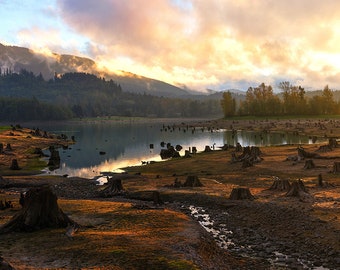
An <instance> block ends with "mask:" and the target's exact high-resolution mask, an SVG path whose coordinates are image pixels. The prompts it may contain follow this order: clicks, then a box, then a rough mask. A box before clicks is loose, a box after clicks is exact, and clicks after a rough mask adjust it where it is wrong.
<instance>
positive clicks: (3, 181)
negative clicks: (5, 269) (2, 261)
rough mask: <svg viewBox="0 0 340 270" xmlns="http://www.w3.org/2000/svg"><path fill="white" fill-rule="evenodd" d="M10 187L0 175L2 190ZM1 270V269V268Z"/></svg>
mask: <svg viewBox="0 0 340 270" xmlns="http://www.w3.org/2000/svg"><path fill="white" fill-rule="evenodd" d="M8 185H9V180H7V179H5V178H3V177H2V176H1V175H0V188H6V187H7V186H8ZM0 269H1V268H0Z"/></svg>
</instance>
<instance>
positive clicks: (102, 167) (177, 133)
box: [39, 121, 310, 179]
mask: <svg viewBox="0 0 340 270" xmlns="http://www.w3.org/2000/svg"><path fill="white" fill-rule="evenodd" d="M39 128H40V129H42V130H46V131H49V132H53V133H56V134H61V133H63V134H65V135H67V136H68V137H69V138H71V136H75V140H76V143H75V144H74V145H71V146H70V147H69V148H68V149H59V153H60V157H61V167H60V168H59V169H57V170H54V171H49V170H48V169H46V170H45V173H47V174H58V175H65V174H67V175H69V176H79V177H84V178H89V179H92V178H94V177H98V176H100V173H101V172H119V171H121V170H120V169H121V168H125V167H129V166H135V165H141V164H142V161H144V162H149V161H161V157H160V151H161V149H162V147H161V142H164V143H165V144H166V143H171V144H172V145H173V146H176V145H177V144H179V145H181V146H182V147H183V149H182V150H181V151H180V154H181V155H182V156H183V155H184V152H185V150H189V147H193V146H195V147H196V148H197V150H198V152H200V151H203V150H204V148H205V146H206V145H209V146H210V147H211V148H215V149H218V147H221V146H223V145H224V144H229V145H236V143H237V142H239V143H240V144H241V145H242V146H266V145H281V144H297V143H302V144H305V143H310V139H309V138H308V137H307V136H297V135H293V134H287V133H269V134H260V133H255V132H253V131H237V132H236V133H232V132H231V131H230V130H229V131H228V130H214V131H213V132H211V131H208V130H207V129H204V130H202V129H200V128H196V129H195V130H194V131H193V130H192V129H191V128H188V129H187V128H181V129H179V128H175V129H172V128H170V129H169V128H168V126H167V124H166V125H165V126H164V124H163V123H162V122H155V121H152V122H151V121H150V122H149V123H147V122H144V123H140V122H134V121H131V122H127V121H124V122H119V121H93V122H81V121H79V122H66V123H53V124H52V123H42V124H41V123H40V124H39ZM152 145H153V147H151V146H152ZM46 153H48V152H46Z"/></svg>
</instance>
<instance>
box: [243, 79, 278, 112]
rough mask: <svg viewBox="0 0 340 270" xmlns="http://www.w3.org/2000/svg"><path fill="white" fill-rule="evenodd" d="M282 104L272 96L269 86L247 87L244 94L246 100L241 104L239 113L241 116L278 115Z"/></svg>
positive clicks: (271, 89)
mask: <svg viewBox="0 0 340 270" xmlns="http://www.w3.org/2000/svg"><path fill="white" fill-rule="evenodd" d="M281 108H282V103H281V101H280V99H279V98H278V97H277V96H276V95H274V92H273V88H272V87H271V86H270V85H265V84H264V83H262V84H260V85H259V86H258V87H254V88H253V87H249V88H248V90H247V92H246V100H245V101H243V102H241V104H240V110H239V113H240V114H241V115H254V116H266V115H280V114H281Z"/></svg>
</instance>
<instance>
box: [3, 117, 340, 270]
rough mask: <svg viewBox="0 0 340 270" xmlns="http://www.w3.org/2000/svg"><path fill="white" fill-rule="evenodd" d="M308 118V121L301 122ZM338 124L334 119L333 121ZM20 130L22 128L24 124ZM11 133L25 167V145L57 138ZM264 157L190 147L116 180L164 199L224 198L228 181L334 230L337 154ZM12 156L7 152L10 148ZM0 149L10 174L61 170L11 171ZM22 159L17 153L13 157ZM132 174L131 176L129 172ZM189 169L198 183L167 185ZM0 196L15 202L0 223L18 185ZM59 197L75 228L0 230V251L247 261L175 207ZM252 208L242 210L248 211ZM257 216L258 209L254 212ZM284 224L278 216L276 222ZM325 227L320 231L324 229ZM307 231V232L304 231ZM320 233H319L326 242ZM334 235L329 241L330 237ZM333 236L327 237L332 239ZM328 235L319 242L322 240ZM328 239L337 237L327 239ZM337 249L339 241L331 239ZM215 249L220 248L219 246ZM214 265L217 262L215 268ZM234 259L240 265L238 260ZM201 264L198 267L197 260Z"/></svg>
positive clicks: (172, 263) (29, 264)
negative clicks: (307, 160)
mask: <svg viewBox="0 0 340 270" xmlns="http://www.w3.org/2000/svg"><path fill="white" fill-rule="evenodd" d="M211 124H214V125H215V126H217V125H221V126H220V127H222V124H224V125H225V126H228V125H230V124H233V125H234V126H235V127H236V128H238V129H241V124H240V122H237V123H229V122H224V123H222V124H221V122H211ZM261 124H262V125H263V126H261V125H260V124H259V123H255V124H249V123H244V122H243V127H245V126H248V125H252V126H253V129H255V127H257V128H259V129H261V128H264V127H266V126H269V125H270V123H268V122H264V123H261ZM330 125H332V126H330V127H328V129H327V132H330V129H331V128H332V135H333V136H337V135H340V129H339V128H337V127H336V124H335V123H331V124H330ZM297 126H302V127H303V128H304V132H305V133H306V134H308V132H310V133H309V134H311V135H313V134H315V133H316V132H317V133H318V134H319V135H321V132H323V133H324V132H325V131H324V130H319V129H318V128H317V127H315V126H314V125H313V124H311V123H310V122H309V121H307V120H306V121H305V122H303V123H301V122H300V123H295V124H293V127H292V129H293V128H294V129H295V128H298V127H297ZM307 126H310V129H309V130H308V129H307ZM339 126H340V125H339ZM284 127H285V123H284V122H283V121H282V122H279V123H277V124H276V126H275V129H277V130H279V129H281V130H284ZM25 132H27V131H25ZM25 132H23V133H18V134H17V133H16V135H15V136H8V134H7V131H6V132H5V134H4V135H2V137H1V141H2V142H3V143H6V142H11V144H12V147H13V148H14V149H15V152H14V156H15V157H16V158H18V159H19V165H21V166H23V167H24V168H27V172H28V171H29V169H30V167H31V166H30V165H28V164H29V162H31V161H30V160H32V158H34V156H32V155H31V154H30V151H31V150H27V148H25V146H27V145H30V149H32V147H42V148H44V147H48V145H49V144H51V143H52V142H53V143H60V142H58V141H50V140H46V141H44V139H42V138H39V139H35V138H33V139H32V138H26V136H27V133H25ZM304 147H305V149H306V150H307V151H309V152H313V151H315V150H317V149H318V147H319V145H306V146H304ZM261 151H262V153H263V154H262V157H263V161H262V162H261V163H257V164H255V166H252V167H249V168H245V169H244V168H242V164H241V163H233V164H232V163H231V162H230V160H231V152H230V150H229V151H213V152H210V153H202V154H197V155H194V156H193V157H191V158H179V159H173V160H170V161H166V162H159V163H154V164H149V165H146V166H140V167H133V168H128V169H127V170H128V173H129V175H131V177H130V178H126V179H125V178H124V179H123V181H122V182H123V186H124V188H125V189H126V190H127V191H128V192H131V193H132V192H137V191H143V190H158V191H159V192H160V194H161V198H162V199H163V200H164V201H171V202H173V201H180V202H182V201H190V202H193V203H197V204H208V203H210V200H211V204H216V202H220V203H221V204H222V205H223V203H225V202H226V201H227V199H228V197H229V195H230V192H231V190H232V189H233V188H234V187H248V188H250V190H251V192H252V194H253V195H254V196H255V198H256V202H258V203H260V204H264V205H265V204H266V203H274V204H276V205H279V206H282V207H287V208H292V209H294V208H296V209H299V210H301V211H303V212H304V213H305V214H306V215H309V216H312V217H315V218H318V219H320V220H322V221H324V222H327V224H329V225H330V226H332V228H334V230H340V203H339V200H340V188H339V186H340V177H339V175H338V174H333V173H331V171H332V166H333V162H335V161H338V162H340V158H336V159H315V160H314V163H315V165H316V166H317V167H316V168H314V169H310V170H305V169H304V168H303V167H304V161H300V162H292V161H286V158H287V156H290V155H296V154H297V146H293V145H290V146H277V147H262V148H261ZM320 154H321V155H323V156H329V157H330V156H338V157H340V148H335V149H334V150H333V151H331V152H327V153H320ZM11 157H13V156H11ZM11 157H7V156H1V160H0V168H1V170H2V171H1V172H2V173H3V172H4V174H3V175H5V174H12V176H8V177H7V178H8V179H10V180H11V181H13V182H15V181H16V182H20V181H21V182H26V181H30V182H32V183H33V182H34V183H39V182H50V183H51V184H53V185H57V184H58V183H60V182H63V181H64V180H65V179H63V178H46V177H31V176H24V177H23V176H17V175H13V171H9V170H8V169H7V167H8V166H9V164H10V163H9V162H10V160H11V159H10V158H11ZM20 160H21V161H20ZM135 174H138V177H137V176H136V177H133V175H135ZM319 174H322V176H323V179H324V181H327V182H330V183H333V184H334V186H335V187H333V188H320V187H317V179H318V175H319ZM188 175H197V176H198V177H199V179H200V181H201V182H202V183H203V185H204V186H203V187H198V188H180V189H175V188H169V186H170V185H172V184H173V183H174V180H175V179H176V178H177V180H180V181H181V182H185V180H186V177H187V176H188ZM273 176H277V177H280V178H282V179H290V180H296V179H302V180H303V181H304V183H305V185H306V186H307V188H308V190H309V192H310V194H311V195H312V196H313V198H314V200H312V201H310V202H304V203H301V202H299V200H298V199H296V198H288V197H285V196H284V192H273V191H269V190H268V188H269V187H270V186H271V184H272V182H273V179H272V177H273ZM0 192H2V193H0V200H1V199H4V198H6V199H11V200H13V201H14V202H15V204H14V205H15V208H14V209H7V210H5V211H0V224H3V223H5V222H6V221H7V220H9V219H10V217H11V216H12V215H13V214H15V213H16V211H18V209H19V205H18V203H17V201H18V197H19V193H18V190H15V189H13V190H12V191H9V190H6V191H0ZM58 202H59V205H60V207H61V208H62V209H63V211H64V212H66V213H67V214H68V215H69V216H70V217H71V218H72V219H74V220H75V221H77V222H78V223H79V224H81V225H82V227H81V229H80V231H79V232H78V233H77V234H76V235H75V236H74V237H73V238H72V239H69V238H68V237H67V236H66V235H65V229H51V230H42V231H39V232H35V233H31V234H24V233H13V234H8V235H1V236H0V237H1V238H0V255H1V256H3V257H4V258H6V259H7V260H8V261H9V262H11V263H12V264H13V265H14V266H15V267H17V268H18V269H200V266H201V267H202V265H203V266H204V268H205V269H214V268H213V267H215V269H224V268H223V267H222V266H221V265H224V266H225V268H226V269H228V267H229V266H230V268H232V267H233V266H235V265H237V266H240V265H243V266H244V269H247V265H249V263H250V261H249V260H246V259H240V258H237V259H235V258H233V257H231V256H230V255H228V254H227V253H226V252H222V251H221V250H218V249H216V246H214V245H213V244H212V243H211V242H209V241H208V239H207V238H204V237H203V238H202V236H203V235H204V234H203V233H202V231H201V228H200V227H199V226H198V224H196V223H194V222H193V221H192V220H191V219H190V218H188V216H186V215H184V214H183V213H181V212H178V211H175V210H171V208H168V207H165V209H157V210H155V209H148V210H140V209H136V208H134V207H133V205H132V204H131V202H127V201H121V202H119V201H112V200H111V201H110V200H98V199H91V200H84V199H79V200H71V199H68V198H60V199H59V201H58ZM251 215H252V213H251V212H250V213H249V216H251ZM254 218H257V217H254ZM282 226H284V224H282ZM327 233H330V235H329V237H331V232H325V234H327ZM306 236H307V235H306ZM327 239H329V238H328V237H327V236H325V237H324V238H323V240H320V241H324V242H327ZM333 242H334V241H333ZM333 242H332V243H333ZM326 244H327V243H325V245H326ZM333 244H334V245H339V244H337V243H335V242H334V243H333ZM338 249H340V246H338ZM221 252H222V253H221ZM219 267H220V268H219ZM240 267H241V266H240ZM201 269H202V268H201Z"/></svg>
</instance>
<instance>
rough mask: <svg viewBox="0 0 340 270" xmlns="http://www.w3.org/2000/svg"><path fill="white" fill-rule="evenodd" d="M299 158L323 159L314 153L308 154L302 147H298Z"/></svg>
mask: <svg viewBox="0 0 340 270" xmlns="http://www.w3.org/2000/svg"><path fill="white" fill-rule="evenodd" d="M297 150H298V156H299V157H301V158H304V159H305V158H321V156H320V155H319V154H318V153H312V152H307V151H306V150H305V149H303V148H302V147H298V149H297Z"/></svg>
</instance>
